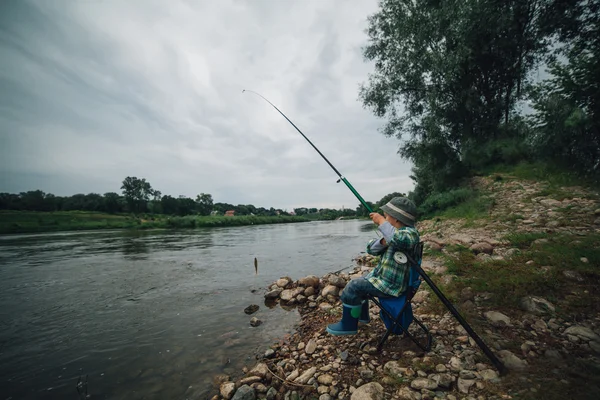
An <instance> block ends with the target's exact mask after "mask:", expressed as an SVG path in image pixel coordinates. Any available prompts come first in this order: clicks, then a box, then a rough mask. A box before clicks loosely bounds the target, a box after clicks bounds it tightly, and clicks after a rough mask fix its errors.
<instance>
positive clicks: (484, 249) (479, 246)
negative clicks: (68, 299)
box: [469, 242, 494, 254]
mask: <svg viewBox="0 0 600 400" xmlns="http://www.w3.org/2000/svg"><path fill="white" fill-rule="evenodd" d="M469 249H471V251H472V252H473V253H475V254H479V253H484V254H492V253H493V252H494V246H492V245H491V244H489V243H486V242H481V243H475V244H474V245H472V246H471V247H469Z"/></svg>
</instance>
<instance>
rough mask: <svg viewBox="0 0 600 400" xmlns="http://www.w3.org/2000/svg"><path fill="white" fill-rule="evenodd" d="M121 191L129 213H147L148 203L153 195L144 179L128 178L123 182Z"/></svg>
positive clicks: (150, 187) (148, 183)
mask: <svg viewBox="0 0 600 400" xmlns="http://www.w3.org/2000/svg"><path fill="white" fill-rule="evenodd" d="M121 189H122V190H123V197H125V201H127V205H128V207H129V211H132V212H136V213H137V212H145V211H147V208H148V207H147V204H148V201H150V198H151V197H152V196H153V195H154V190H153V189H152V186H151V185H150V182H147V181H146V179H139V178H136V177H131V176H128V177H126V178H125V179H124V180H123V185H122V186H121Z"/></svg>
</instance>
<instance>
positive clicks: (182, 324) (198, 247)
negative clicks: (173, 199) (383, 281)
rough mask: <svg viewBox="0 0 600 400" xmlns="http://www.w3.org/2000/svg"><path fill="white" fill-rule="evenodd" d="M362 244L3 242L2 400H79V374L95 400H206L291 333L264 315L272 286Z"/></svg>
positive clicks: (343, 240)
mask: <svg viewBox="0 0 600 400" xmlns="http://www.w3.org/2000/svg"><path fill="white" fill-rule="evenodd" d="M370 236H372V235H370V234H369V233H365V232H363V231H362V228H361V223H358V222H357V221H338V222H315V223H305V224H283V225H262V226H250V227H236V228H213V229H198V230H191V231H165V230H156V231H132V232H127V231H111V232H109V231H102V232H78V233H59V234H47V235H41V234H36V235H11V236H0V381H1V382H2V385H1V387H2V395H3V396H4V398H8V397H11V396H12V398H14V399H63V398H76V396H77V393H76V390H75V384H76V383H77V380H78V378H79V377H80V376H86V375H87V376H88V379H89V384H88V389H89V394H90V395H91V396H92V397H93V398H107V399H142V398H185V397H191V396H192V395H194V396H196V397H201V398H202V396H204V394H207V393H209V390H210V389H211V384H212V378H213V376H214V375H215V374H217V373H226V374H231V375H234V376H235V375H237V374H239V373H240V371H241V368H242V366H244V365H250V364H253V363H254V362H255V358H254V357H255V354H257V353H262V352H263V351H264V350H265V349H266V348H267V347H268V346H269V345H270V344H272V343H273V341H275V340H277V339H278V338H280V337H282V336H284V335H285V334H286V333H289V332H291V331H292V330H293V326H294V324H295V323H297V322H298V313H297V312H296V310H295V309H292V310H290V311H286V310H283V309H282V308H281V307H279V306H275V307H273V305H272V304H267V303H264V299H263V293H264V291H265V288H266V287H267V286H268V285H269V284H270V283H271V282H273V281H274V280H276V279H278V278H279V277H281V276H290V277H292V278H294V279H298V278H300V277H302V276H306V275H309V274H316V275H322V274H325V273H327V272H330V271H334V270H338V269H340V268H343V267H348V266H350V265H352V261H351V260H352V258H353V256H354V255H355V254H357V253H358V252H360V251H362V250H363V249H364V245H365V242H366V240H367V239H368V238H369V237H370ZM340 254H342V255H343V254H346V255H347V257H343V256H342V257H340ZM254 257H256V258H258V260H259V264H260V266H259V271H258V275H256V274H255V271H254ZM249 304H259V305H260V309H259V311H258V312H257V313H256V314H253V315H252V316H249V315H246V314H245V313H244V312H243V310H244V308H245V307H247V306H248V305H249ZM253 316H256V317H257V318H259V319H261V320H262V321H263V324H262V325H260V326H259V327H256V328H253V327H251V326H250V324H249V321H250V318H251V317H253Z"/></svg>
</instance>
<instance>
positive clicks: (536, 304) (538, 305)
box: [521, 296, 556, 315]
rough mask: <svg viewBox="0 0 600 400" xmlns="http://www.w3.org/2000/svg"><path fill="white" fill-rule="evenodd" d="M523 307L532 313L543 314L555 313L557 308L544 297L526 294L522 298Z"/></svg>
mask: <svg viewBox="0 0 600 400" xmlns="http://www.w3.org/2000/svg"><path fill="white" fill-rule="evenodd" d="M521 308H522V309H523V310H525V311H527V312H530V313H532V314H537V315H542V314H546V313H553V312H554V311H555V310H556V308H555V307H554V304H552V303H550V302H549V301H548V300H546V299H544V298H542V297H536V296H525V297H523V298H522V299H521Z"/></svg>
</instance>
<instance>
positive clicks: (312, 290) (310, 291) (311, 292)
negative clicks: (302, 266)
mask: <svg viewBox="0 0 600 400" xmlns="http://www.w3.org/2000/svg"><path fill="white" fill-rule="evenodd" d="M316 292H317V291H316V289H315V288H314V287H312V286H309V287H307V288H306V289H304V295H305V296H306V297H310V296H312V295H314V294H315V293H316Z"/></svg>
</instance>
